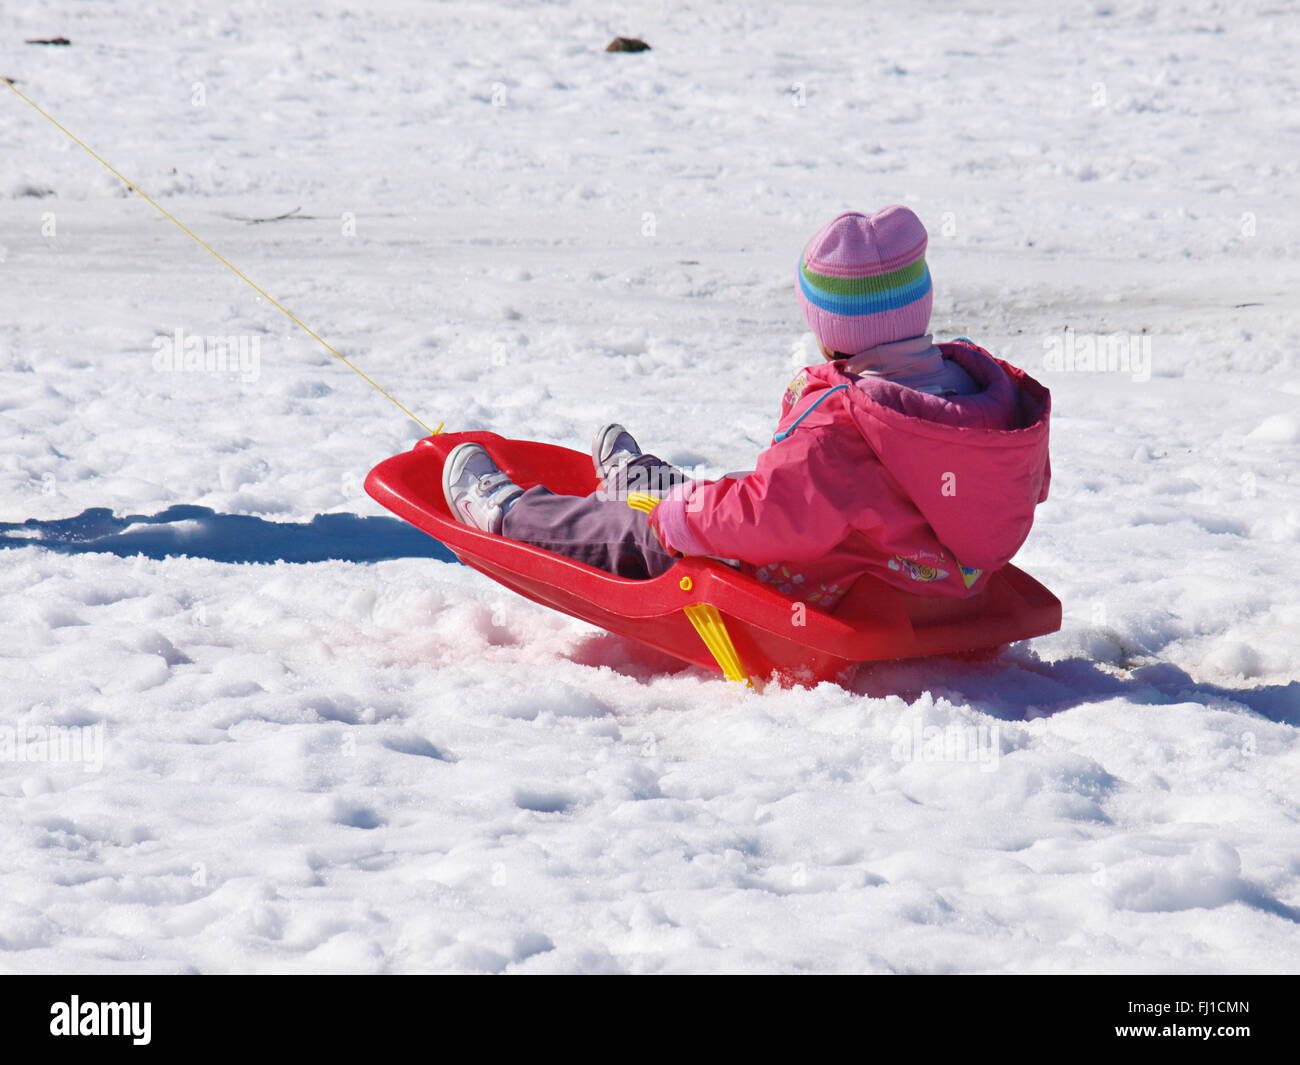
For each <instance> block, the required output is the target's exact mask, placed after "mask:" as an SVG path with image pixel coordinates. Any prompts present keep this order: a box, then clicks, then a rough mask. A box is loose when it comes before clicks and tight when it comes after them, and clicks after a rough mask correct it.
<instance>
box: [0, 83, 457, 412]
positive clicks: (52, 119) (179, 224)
mask: <svg viewBox="0 0 1300 1065" xmlns="http://www.w3.org/2000/svg"><path fill="white" fill-rule="evenodd" d="M0 81H3V82H4V83H5V84H6V85H8V86H9V88H11V89H13V91H14V92H15V93H16V94H17V95H18V97H19V98H20V99H21V100H23V101H24V102H25V103H27V104H29V105H30V106H31V107H32V108H34V109H35V110H36V112H37V113H38V114H40V115H41V116H43V117H44V118H46V119H47V120H48V121H49V122H51V123H52V124H53V125H54V126H56V127H57V128H58V129H60V130H62V132H64V133H66V134H67V135H68V136H69V137H70V138H72V140H73V141H74V142H76V144H77V145H78V146H79V147H80V148H82V149H83V150H84V151H86V152H87V153H88V154H89V155H90V156H91V158H93V159H94V160H95V161H96V162H98V163H99V164H100V165H101V166H103V167H104V168H105V169H106V170H108V171H109V172H110V173H111V174H112V175H113V176H114V177H116V178H117V179H118V180H119V181H121V182H123V184H125V185H126V187H127V188H129V189H130V190H131V191H132V192H134V193H135V194H136V195H138V196H140V197H142V198H143V199H144V200H145V201H146V202H147V203H149V204H150V205H151V206H153V207H154V208H155V209H156V210H157V211H158V213H159V214H161V215H162V216H163V217H164V218H166V219H167V220H168V221H169V222H171V223H172V224H173V225H174V226H176V228H177V229H179V230H180V231H181V232H182V233H184V234H185V235H186V236H187V237H189V238H190V239H191V240H193V241H194V242H195V243H196V244H198V245H200V246H201V247H203V248H205V249H206V250H207V251H208V252H209V253H211V255H212V256H213V257H214V258H215V259H216V260H217V261H218V262H219V263H221V265H222V266H224V267H226V268H227V269H228V270H229V271H230V272H231V273H233V274H234V275H235V276H236V277H238V278H239V279H240V280H241V281H243V282H245V283H246V284H247V285H249V286H250V287H251V288H252V289H253V290H254V291H256V292H257V293H258V294H259V295H260V296H262V298H263V299H265V300H266V301H267V302H268V303H270V304H271V306H273V307H274V308H275V309H276V310H278V311H279V312H280V313H281V314H283V315H284V316H285V317H286V318H288V319H289V320H290V321H291V322H293V323H294V325H296V326H298V327H299V328H300V329H301V330H302V331H303V332H304V333H306V334H307V335H308V336H309V337H311V338H312V339H313V340H315V341H316V342H317V343H318V344H320V345H321V347H323V348H324V349H325V350H326V351H328V352H329V353H330V354H331V355H333V356H334V357H335V358H336V359H338V360H339V361H340V362H341V363H343V365H345V366H346V367H347V368H348V369H349V370H351V371H352V372H353V373H355V374H356V375H357V376H358V377H360V378H361V379H362V380H364V381H365V382H366V383H367V384H368V385H370V387H371V388H373V389H375V390H376V391H377V392H379V393H380V394H381V395H382V396H383V397H384V398H385V399H387V400H388V401H389V402H390V403H392V404H393V406H395V407H396V408H397V409H398V410H400V411H401V412H402V413H403V414H405V415H406V416H407V417H408V418H410V419H411V420H412V421H413V422H415V423H416V424H417V425H418V426H419V427H420V428H421V429H423V430H424V431H425V432H426V433H428V434H429V435H430V436H434V435H436V434H437V433H439V432H441V431H442V426H438V428H437V429H430V428H429V427H428V426H427V425H425V424H424V422H422V421H420V419H419V418H417V417H416V416H415V415H414V414H412V413H411V412H410V411H409V410H407V408H406V407H404V406H403V405H402V404H401V403H399V402H398V401H397V400H396V399H394V398H393V397H392V396H391V395H389V394H388V393H387V392H386V391H384V389H383V388H381V387H380V386H379V385H378V384H376V383H375V382H374V381H373V380H371V378H370V377H369V376H368V375H367V374H366V373H365V371H363V370H361V369H360V368H359V367H357V366H355V365H353V364H352V363H351V362H350V361H348V359H346V358H344V357H343V356H342V355H340V354H339V353H338V352H337V351H335V350H334V348H333V347H331V346H330V344H329V343H328V342H327V341H326V340H325V339H324V338H323V337H322V336H320V335H319V334H318V333H317V332H316V331H315V330H314V329H312V328H311V327H310V326H308V325H307V324H305V323H304V322H303V321H301V320H300V319H299V318H298V317H297V316H296V315H294V314H293V313H292V312H290V311H289V309H288V308H287V307H285V306H284V304H282V303H281V302H280V301H279V300H277V299H276V298H275V297H274V296H272V295H271V294H270V293H269V292H267V291H266V290H265V289H264V288H262V286H261V285H259V284H257V283H256V282H255V281H253V280H252V279H251V278H249V277H248V276H247V275H246V274H245V273H244V272H243V271H242V270H240V269H239V268H238V267H237V266H235V265H234V263H232V262H230V260H229V259H227V258H226V257H225V256H224V255H222V254H221V253H220V252H218V251H216V250H215V249H213V248H212V247H210V246H209V245H208V244H206V243H205V242H204V241H203V240H202V239H201V238H200V237H199V236H198V235H197V234H196V233H194V231H193V230H191V229H190V228H189V227H188V226H186V225H185V224H184V223H183V222H181V221H180V219H178V218H176V217H175V216H174V215H173V214H172V213H171V212H170V211H168V210H167V208H165V207H164V206H163V205H162V204H160V203H159V202H158V201H157V200H155V199H154V198H153V197H152V196H150V195H149V194H148V193H146V192H145V191H144V190H143V189H141V188H140V187H139V186H138V185H136V184H135V182H133V181H128V180H127V179H126V178H125V177H124V176H123V175H122V174H121V173H120V172H119V171H118V169H117V168H116V167H114V166H113V165H112V164H111V163H110V162H109V161H108V160H107V159H105V158H103V156H101V155H100V154H99V153H98V152H96V151H95V150H94V149H93V148H91V147H90V146H89V145H87V144H86V143H85V142H84V141H82V140H81V138H79V137H78V136H77V135H76V134H75V133H73V132H72V131H71V130H70V129H68V128H67V127H66V126H64V125H63V124H62V123H61V122H59V120H58V119H56V118H55V117H54V116H53V115H51V114H50V113H49V112H48V111H45V110H44V109H43V108H42V107H41V106H40V105H39V104H38V103H36V101H34V100H32V99H30V98H29V97H28V96H27V95H26V94H24V93H23V92H22V91H21V90H20V89H19V88H18V86H16V85H15V84H14V83H13V82H12V81H9V80H8V79H7V78H0Z"/></svg>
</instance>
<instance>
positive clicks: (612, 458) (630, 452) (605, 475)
mask: <svg viewBox="0 0 1300 1065" xmlns="http://www.w3.org/2000/svg"><path fill="white" fill-rule="evenodd" d="M640 457H641V449H640V448H639V447H638V446H637V442H636V440H635V439H634V438H633V437H632V434H631V433H629V432H628V431H627V430H626V429H624V428H623V427H622V426H621V425H619V424H618V422H610V423H609V424H608V425H602V426H601V427H600V428H599V429H597V430H596V435H595V436H594V437H593V438H592V441H591V461H592V463H593V464H594V465H595V467H596V476H597V477H599V478H600V479H601V480H602V481H607V480H609V477H610V474H612V473H614V472H615V471H616V470H618V469H619V467H621V466H626V465H627V464H628V463H629V462H631V461H632V460H633V459H639V458H640Z"/></svg>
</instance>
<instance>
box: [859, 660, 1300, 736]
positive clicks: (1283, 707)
mask: <svg viewBox="0 0 1300 1065" xmlns="http://www.w3.org/2000/svg"><path fill="white" fill-rule="evenodd" d="M845 687H847V688H848V689H849V690H850V691H852V692H854V693H856V694H858V695H868V696H875V697H881V698H883V697H884V696H886V695H900V696H902V697H903V698H904V699H906V700H908V701H909V702H911V701H913V700H914V699H916V698H919V697H920V695H921V693H922V692H924V691H931V692H933V693H934V695H935V696H936V697H942V696H946V695H948V693H950V692H951V693H952V697H953V698H960V699H961V700H962V701H964V702H968V703H970V704H971V705H972V706H974V707H975V708H976V709H979V710H983V711H984V712H985V713H987V714H990V715H992V716H993V717H996V718H1000V719H1001V720H1004V721H1031V720H1033V719H1034V718H1039V717H1050V716H1051V715H1053V714H1058V713H1060V712H1061V711H1063V710H1070V709H1072V708H1074V707H1076V706H1082V705H1084V704H1085V703H1094V702H1099V701H1101V700H1104V699H1114V698H1122V699H1126V700H1128V701H1129V702H1133V703H1138V704H1146V705H1149V706H1167V705H1169V704H1172V703H1200V704H1202V705H1203V706H1210V707H1215V708H1218V709H1233V708H1235V707H1245V708H1246V709H1248V710H1251V711H1253V712H1254V713H1256V714H1259V715H1260V716H1261V717H1265V718H1267V719H1268V720H1270V721H1276V722H1278V723H1279V724H1284V725H1295V726H1300V681H1294V680H1293V681H1290V682H1289V683H1287V684H1262V685H1259V686H1258V687H1254V688H1245V687H1243V688H1228V687H1224V686H1223V685H1219V684H1211V683H1209V682H1206V681H1197V680H1193V679H1192V677H1191V676H1189V675H1188V673H1187V672H1186V671H1185V670H1182V669H1180V668H1179V667H1178V666H1175V665H1171V664H1170V663H1168V662H1159V663H1156V664H1154V665H1149V666H1140V667H1138V668H1136V669H1133V670H1131V671H1129V672H1127V673H1125V674H1122V675H1117V674H1115V673H1111V672H1107V671H1106V670H1104V669H1102V668H1100V667H1099V666H1098V665H1097V664H1096V663H1095V662H1092V661H1091V660H1089V659H1086V658H1064V659H1060V660H1058V661H1055V662H1043V661H1040V660H1039V659H1038V657H1037V655H1035V654H1034V653H1033V651H1032V650H1030V649H1028V648H1025V647H1012V648H1009V649H1007V650H1004V651H1003V652H1002V653H1001V654H1000V655H998V656H996V657H995V658H993V659H991V660H989V661H987V662H965V661H961V660H959V659H951V658H946V659H925V660H922V659H910V660H907V661H902V662H878V663H873V664H870V665H863V666H859V667H858V669H857V670H856V672H855V673H854V674H853V675H852V676H851V677H850V678H848V680H847V681H846V683H845ZM1229 704H1231V705H1229Z"/></svg>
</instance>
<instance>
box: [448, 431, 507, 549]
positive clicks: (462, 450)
mask: <svg viewBox="0 0 1300 1065" xmlns="http://www.w3.org/2000/svg"><path fill="white" fill-rule="evenodd" d="M442 494H443V495H444V496H445V497H446V499H447V506H448V507H450V508H451V513H452V516H453V517H454V518H455V519H456V520H457V521H459V522H461V523H462V524H463V525H472V526H473V527H474V528H476V529H482V530H483V531H484V532H490V533H496V534H498V535H500V533H501V523H502V522H503V521H504V520H505V516H506V511H507V510H509V509H510V506H511V504H512V503H514V501H515V500H516V499H518V498H519V497H520V496H521V495H523V494H524V490H523V489H522V488H520V487H519V485H517V484H515V482H514V481H512V480H511V479H510V478H509V476H508V475H506V474H505V473H503V472H502V471H501V469H500V468H499V467H498V466H497V464H496V463H495V462H493V461H492V456H491V455H489V454H488V453H487V451H486V450H484V449H483V447H482V446H480V445H479V444H457V445H456V446H455V447H454V448H452V449H451V451H449V452H448V453H447V459H446V461H445V462H444V463H443V466H442Z"/></svg>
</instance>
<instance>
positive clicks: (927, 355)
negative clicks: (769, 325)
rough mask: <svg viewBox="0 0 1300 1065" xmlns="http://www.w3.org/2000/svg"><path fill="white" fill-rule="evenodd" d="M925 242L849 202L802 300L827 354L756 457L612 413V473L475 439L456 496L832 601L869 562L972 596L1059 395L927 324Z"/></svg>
mask: <svg viewBox="0 0 1300 1065" xmlns="http://www.w3.org/2000/svg"><path fill="white" fill-rule="evenodd" d="M926 245H927V234H926V231H925V227H924V226H923V225H922V223H921V221H920V219H919V218H917V216H916V215H915V214H913V213H912V211H910V210H908V209H907V208H906V207H900V206H894V207H886V208H884V209H883V210H880V211H878V212H876V213H875V214H872V215H863V214H859V213H857V212H847V213H845V214H841V215H839V216H838V217H836V218H835V219H833V220H832V221H831V222H830V224H828V225H827V226H826V227H825V228H824V229H822V230H821V231H820V232H819V233H817V235H816V236H814V237H813V238H812V240H811V241H809V243H808V245H807V247H806V248H805V249H804V252H803V255H802V256H801V258H800V261H799V269H798V295H799V302H800V305H801V306H802V308H803V313H804V317H805V318H806V319H807V322H808V325H809V326H810V327H811V329H812V331H813V333H814V334H815V335H816V337H817V340H818V341H819V343H820V345H821V349H822V353H823V355H824V356H825V358H826V360H827V361H826V362H825V363H823V364H819V365H816V366H809V367H806V368H805V369H803V370H802V371H800V372H799V374H798V375H797V376H796V377H795V379H794V380H793V381H792V382H791V383H790V385H789V387H788V388H787V389H786V391H785V396H784V397H783V399H782V403H781V417H780V421H779V422H778V424H777V427H776V433H775V435H774V436H773V438H772V444H771V446H770V447H768V448H767V449H766V450H764V451H763V452H762V453H761V454H760V455H759V456H758V460H757V463H756V468H755V469H754V471H753V472H751V473H748V474H745V475H743V476H731V477H724V478H722V479H720V480H716V481H707V480H692V479H690V478H689V477H687V476H686V474H684V473H682V472H681V471H680V470H677V469H675V468H674V467H672V466H670V465H668V464H666V463H664V462H662V461H660V460H659V459H658V458H656V457H655V456H653V455H649V454H643V453H642V451H641V449H640V447H639V446H638V445H637V442H636V440H635V439H634V438H633V437H632V436H631V434H629V433H628V432H627V430H626V429H624V428H623V427H622V426H621V425H618V424H615V423H611V424H609V425H606V426H604V427H602V428H601V429H599V430H598V431H597V432H596V436H595V440H594V441H593V444H592V461H593V462H594V464H595V467H596V473H597V475H598V476H599V477H600V480H601V485H602V487H601V489H600V490H599V491H597V492H594V493H592V494H591V495H589V496H585V497H580V496H562V495H556V494H554V493H552V492H551V491H549V490H548V489H546V488H544V487H542V486H540V485H538V486H535V487H533V488H529V489H527V490H526V491H525V490H524V489H523V488H521V487H520V486H518V485H516V484H514V483H513V482H512V481H510V479H509V478H508V477H507V475H506V474H505V473H503V472H502V471H501V470H500V469H498V468H497V466H496V464H495V463H494V462H493V460H492V458H491V456H490V455H489V454H488V453H487V451H486V450H485V449H484V448H483V447H481V446H480V445H478V444H473V443H465V444H460V445H459V446H457V447H456V448H454V449H453V450H452V451H451V452H450V454H449V455H448V456H447V460H446V463H445V465H444V468H443V491H444V494H445V496H446V499H447V503H448V506H449V507H450V509H451V511H452V513H453V514H454V515H455V516H456V517H457V519H458V520H460V521H462V522H464V523H466V524H469V525H473V526H475V527H477V528H480V529H483V530H486V531H488V532H492V533H498V534H500V535H503V536H507V537H510V538H511V539H515V540H522V541H524V542H526V543H530V544H534V545H536V546H538V547H542V548H545V549H546V550H548V551H553V552H556V553H557V554H561V555H565V556H567V557H569V558H572V559H576V560H577V561H579V562H585V563H587V564H588V565H591V566H596V567H598V568H600V569H603V570H606V571H608V572H610V573H614V574H616V575H618V576H622V577H631V578H649V577H657V576H659V575H660V574H662V573H663V572H665V571H666V570H667V569H669V568H670V567H671V566H672V565H673V563H674V562H675V561H676V560H677V559H678V558H679V557H681V556H682V555H711V556H713V557H716V558H720V559H724V560H729V561H732V562H733V563H734V564H738V565H739V566H740V568H741V569H742V570H744V571H745V572H748V573H750V574H752V575H753V576H755V577H757V578H758V580H760V581H763V582H765V583H767V584H769V585H771V586H772V587H774V588H776V589H777V590H778V591H780V592H781V593H783V594H784V595H787V596H789V597H791V598H792V599H797V600H800V601H803V602H806V603H808V604H809V605H810V606H813V607H815V608H817V609H820V610H824V611H831V610H833V609H834V608H835V606H836V605H837V604H838V603H839V601H840V600H841V599H842V598H843V596H844V595H845V594H846V593H847V592H848V590H849V588H850V587H852V585H853V583H854V581H855V580H857V578H858V577H860V576H861V575H862V574H864V573H871V574H874V575H876V576H877V577H880V578H882V579H884V580H886V581H888V582H889V583H891V584H893V585H895V586H896V587H899V588H902V589H904V590H907V591H913V592H921V593H925V594H930V595H940V596H955V597H961V596H968V595H973V594H975V593H976V592H978V591H979V590H980V589H981V587H982V586H983V584H984V582H985V580H986V578H987V576H988V575H989V574H990V573H992V572H994V571H996V570H997V569H999V568H1000V567H1001V566H1003V565H1004V564H1006V563H1007V562H1008V561H1010V559H1011V557H1012V556H1013V555H1014V554H1015V553H1016V551H1017V550H1018V549H1019V547H1020V545H1021V544H1022V543H1024V541H1025V537H1026V536H1028V534H1029V529H1030V526H1031V525H1032V524H1033V519H1034V508H1035V506H1036V505H1037V504H1038V503H1041V502H1042V501H1043V500H1044V499H1046V498H1047V488H1048V481H1049V479H1050V470H1049V465H1048V448H1047V445H1048V417H1049V413H1050V407H1051V398H1050V395H1049V393H1048V391H1047V389H1046V388H1044V387H1043V386H1042V385H1041V384H1039V383H1038V382H1037V381H1035V380H1034V379H1033V378H1031V377H1030V376H1029V375H1028V374H1026V373H1024V371H1022V370H1019V369H1016V368H1015V367H1013V366H1010V365H1008V364H1007V363H1004V362H1002V361H1000V360H998V359H995V358H993V357H992V356H991V355H989V354H988V353H987V352H986V351H984V350H983V349H982V348H979V347H977V346H976V345H975V344H973V343H971V342H970V341H968V340H965V339H962V340H958V341H954V342H952V343H945V344H935V343H933V342H932V340H931V337H930V335H929V334H928V333H927V332H926V330H927V329H928V327H929V321H930V309H931V305H932V301H933V294H932V291H931V284H930V273H929V270H928V268H927V266H926V261H925V251H926Z"/></svg>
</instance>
